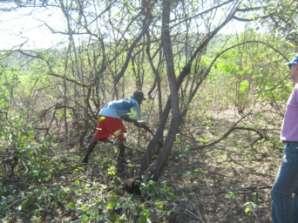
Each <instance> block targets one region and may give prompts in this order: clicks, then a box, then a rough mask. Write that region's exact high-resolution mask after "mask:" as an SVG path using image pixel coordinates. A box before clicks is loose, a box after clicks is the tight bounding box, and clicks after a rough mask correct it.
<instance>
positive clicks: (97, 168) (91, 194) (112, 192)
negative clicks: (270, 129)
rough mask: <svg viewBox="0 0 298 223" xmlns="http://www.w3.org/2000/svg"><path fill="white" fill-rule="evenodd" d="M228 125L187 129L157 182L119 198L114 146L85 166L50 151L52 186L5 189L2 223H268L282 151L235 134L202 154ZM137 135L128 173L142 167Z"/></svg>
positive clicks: (270, 142) (11, 183) (74, 155)
mask: <svg viewBox="0 0 298 223" xmlns="http://www.w3.org/2000/svg"><path fill="white" fill-rule="evenodd" d="M234 123H235V120H228V119H227V117H224V118H223V117H216V118H212V119H208V121H206V120H201V121H200V127H196V128H194V127H193V126H186V125H185V126H184V127H183V128H182V130H181V134H180V135H178V136H177V139H176V142H175V147H174V148H173V152H172V154H171V157H170V160H169V162H168V166H167V168H166V170H165V173H164V174H163V176H162V177H161V179H160V182H158V183H154V182H147V183H145V184H143V185H142V186H141V195H130V194H127V193H126V192H125V191H124V190H123V188H122V182H121V181H120V180H119V178H118V177H117V176H116V175H117V174H116V169H115V166H116V157H117V148H116V147H115V146H112V145H109V144H101V145H98V146H97V147H96V150H95V151H94V152H93V155H92V157H91V160H90V163H89V164H88V165H87V166H84V165H81V164H80V160H81V158H82V156H83V154H84V151H83V150H82V149H78V148H70V149H69V150H63V152H62V151H61V150H60V151H59V150H58V148H59V147H60V145H59V144H56V146H55V148H54V149H53V151H54V154H52V155H51V156H52V159H53V162H55V163H54V165H53V166H52V167H51V168H53V170H52V171H53V172H55V174H53V176H52V178H51V179H50V180H43V181H40V180H37V181H34V183H32V182H33V181H32V180H31V181H28V179H25V177H20V176H19V177H16V178H15V179H16V180H14V179H12V178H11V179H9V180H7V179H6V181H4V184H5V186H6V187H7V188H9V189H10V190H11V191H14V193H15V194H13V192H7V193H6V194H8V195H7V197H6V198H5V199H7V200H9V199H10V200H11V202H8V201H7V202H6V203H5V205H6V206H5V208H6V211H5V210H4V209H3V210H4V214H3V212H2V216H3V219H2V221H3V222H136V223H139V222H140V223H142V222H156V223H158V222H171V223H188V222H190V223H191V222H204V223H213V222H216V223H217V222H218V223H224V222H225V223H233V222H235V223H238V222H245V223H246V222H247V223H251V222H256V223H257V222H260V223H266V222H270V213H271V210H270V189H271V185H272V183H273V180H274V177H275V174H276V171H277V168H278V165H279V162H280V158H281V148H282V145H281V143H279V142H278V139H277V138H276V137H277V136H276V134H272V135H271V136H270V137H268V138H266V137H265V138H262V139H259V138H258V137H259V135H258V134H257V133H256V132H255V131H250V130H247V129H235V130H234V131H232V132H231V133H230V134H229V135H228V136H226V137H225V138H223V139H222V140H221V141H219V142H218V143H216V144H214V145H210V146H206V147H202V146H201V145H204V144H208V142H210V141H211V142H212V141H213V140H216V139H218V138H219V137H221V136H222V135H223V134H224V133H225V132H226V131H227V130H228V129H229V128H231V126H233V124H234ZM135 131H136V132H131V134H132V135H135V134H137V135H138V137H134V138H131V139H134V140H135V141H134V142H132V143H128V146H129V147H131V150H128V151H127V158H128V168H129V170H130V171H133V170H135V169H137V167H138V165H139V164H140V163H139V162H140V157H141V156H142V154H143V151H144V149H145V144H144V139H145V138H146V137H150V136H145V137H143V135H142V134H139V133H138V132H137V130H135ZM142 137H143V138H142ZM275 138H276V139H275ZM257 139H259V140H257ZM142 141H143V142H142ZM128 142H129V139H128ZM131 174H133V172H131ZM29 183H30V184H31V185H30V184H29ZM5 196H6V195H5ZM13 196H14V197H15V201H13V199H12V197H13ZM2 198H3V197H2ZM1 202H2V203H4V201H3V200H2V201H1ZM0 204H1V203H0ZM3 207H4V206H3ZM149 219H150V220H149Z"/></svg>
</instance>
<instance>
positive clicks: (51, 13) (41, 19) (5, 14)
mask: <svg viewBox="0 0 298 223" xmlns="http://www.w3.org/2000/svg"><path fill="white" fill-rule="evenodd" d="M10 7H16V6H15V5H14V3H8V2H5V1H4V2H1V1H0V49H16V48H18V47H19V45H20V44H23V46H22V48H23V49H48V48H59V47H62V46H64V44H63V43H66V42H67V37H66V36H64V35H62V34H57V33H55V34H54V33H52V32H51V31H50V30H49V29H48V28H47V27H46V26H45V24H44V23H47V24H48V25H49V26H51V27H52V28H53V29H54V30H57V31H64V30H65V29H66V28H65V18H64V16H63V15H62V12H61V10H60V9H57V8H53V7H52V8H50V7H47V8H44V7H40V8H30V7H28V8H16V9H14V10H7V9H9V8H10ZM244 28H245V27H244V23H241V22H231V23H230V24H228V25H227V26H225V27H224V29H223V30H222V31H221V33H229V34H231V33H238V32H242V31H243V30H244Z"/></svg>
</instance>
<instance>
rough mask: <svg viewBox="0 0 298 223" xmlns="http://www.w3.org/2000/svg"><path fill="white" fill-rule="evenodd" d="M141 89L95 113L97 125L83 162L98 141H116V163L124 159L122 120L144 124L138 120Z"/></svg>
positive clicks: (85, 161) (142, 98)
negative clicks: (117, 146)
mask: <svg viewBox="0 0 298 223" xmlns="http://www.w3.org/2000/svg"><path fill="white" fill-rule="evenodd" d="M144 99H145V98H144V94H143V92H142V91H135V92H134V93H133V95H132V96H131V97H130V98H125V99H120V100H114V101H111V102H109V103H107V104H105V105H104V107H103V108H102V109H100V111H99V112H98V113H97V116H98V118H97V125H96V129H95V132H94V135H93V137H92V140H91V142H90V144H89V146H88V148H87V153H86V155H85V157H84V159H83V161H82V162H83V163H88V158H89V155H90V154H91V152H92V151H93V149H94V147H95V146H96V144H97V142H98V141H102V142H107V141H116V142H117V143H118V145H119V156H118V164H119V165H121V163H123V162H125V160H124V155H125V154H124V153H125V151H124V148H125V147H124V144H123V143H124V141H125V135H124V133H125V132H126V128H125V126H124V124H123V121H122V120H125V121H128V122H132V123H134V124H135V125H137V126H138V127H142V126H144V122H143V121H141V120H140V118H141V109H140V106H141V104H142V102H143V100H144Z"/></svg>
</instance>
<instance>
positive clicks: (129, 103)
mask: <svg viewBox="0 0 298 223" xmlns="http://www.w3.org/2000/svg"><path fill="white" fill-rule="evenodd" d="M126 114H127V115H129V117H130V118H132V119H136V120H140V118H141V111H140V105H139V103H138V102H137V101H136V100H135V99H134V98H133V97H131V98H125V99H120V100H115V101H111V102H109V103H107V104H105V105H104V106H103V108H102V109H100V111H99V112H98V115H103V116H107V117H113V118H121V116H123V115H126Z"/></svg>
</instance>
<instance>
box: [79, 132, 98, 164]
mask: <svg viewBox="0 0 298 223" xmlns="http://www.w3.org/2000/svg"><path fill="white" fill-rule="evenodd" d="M96 144H97V140H96V138H95V137H93V138H92V140H91V142H90V144H89V145H88V147H87V153H86V155H85V157H84V159H83V160H82V163H85V164H87V163H88V160H89V155H90V154H91V153H92V151H93V149H94V147H95V146H96Z"/></svg>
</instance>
